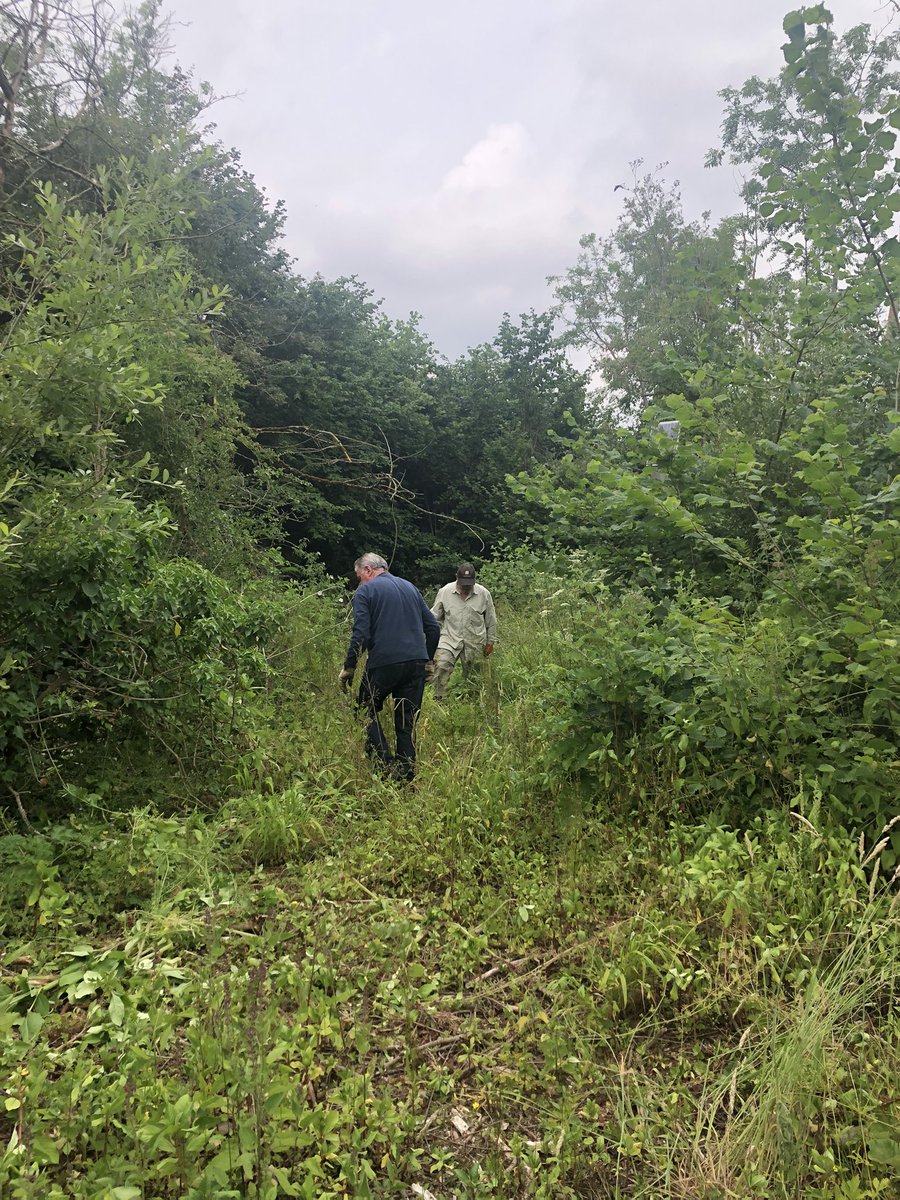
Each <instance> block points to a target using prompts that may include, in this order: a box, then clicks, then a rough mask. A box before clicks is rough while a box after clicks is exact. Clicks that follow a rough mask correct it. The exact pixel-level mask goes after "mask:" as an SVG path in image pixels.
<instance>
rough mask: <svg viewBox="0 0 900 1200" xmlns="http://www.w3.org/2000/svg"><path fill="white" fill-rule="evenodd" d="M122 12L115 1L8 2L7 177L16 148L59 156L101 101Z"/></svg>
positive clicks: (3, 89) (2, 94)
mask: <svg viewBox="0 0 900 1200" xmlns="http://www.w3.org/2000/svg"><path fill="white" fill-rule="evenodd" d="M114 16H115V13H114V9H113V6H112V4H111V3H109V0H3V2H2V3H0V181H2V177H3V164H4V159H5V158H6V157H7V155H8V154H9V153H10V152H11V151H14V150H15V151H18V152H19V153H32V154H35V155H37V156H38V157H41V158H45V157H46V156H47V155H48V154H52V153H53V152H54V151H55V150H58V149H59V148H60V146H62V144H63V142H64V141H65V140H66V138H67V137H68V135H69V133H70V131H71V130H72V129H73V128H75V127H76V126H77V124H78V122H79V120H80V119H81V118H82V117H83V116H84V114H85V113H86V112H87V111H88V110H89V109H90V107H91V105H92V104H93V103H94V101H95V100H96V99H97V97H98V96H99V94H100V88H101V85H102V79H103V72H104V69H105V66H106V59H107V50H108V47H109V43H110V34H111V29H112V25H113V20H114ZM26 108H30V109H31V110H32V111H33V112H34V113H35V114H39V116H40V120H39V121H38V120H34V121H32V122H29V121H28V119H27V115H26Z"/></svg>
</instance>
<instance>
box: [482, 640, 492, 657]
mask: <svg viewBox="0 0 900 1200" xmlns="http://www.w3.org/2000/svg"><path fill="white" fill-rule="evenodd" d="M493 653H494V643H493V642H485V644H484V657H485V658H490V656H491V655H492V654H493Z"/></svg>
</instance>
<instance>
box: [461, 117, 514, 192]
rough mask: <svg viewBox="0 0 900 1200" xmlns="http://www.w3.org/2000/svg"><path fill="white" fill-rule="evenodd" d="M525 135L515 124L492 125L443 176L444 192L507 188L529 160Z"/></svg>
mask: <svg viewBox="0 0 900 1200" xmlns="http://www.w3.org/2000/svg"><path fill="white" fill-rule="evenodd" d="M528 149H529V147H528V135H527V133H526V132H525V129H524V127H523V126H522V125H520V124H519V123H518V122H516V123H514V124H509V125H491V127H490V128H489V129H488V131H487V134H486V136H485V137H483V138H482V139H481V140H480V141H478V142H476V143H475V145H474V146H473V147H472V148H471V150H467V151H466V153H465V154H464V155H463V160H462V162H461V163H459V164H457V166H455V167H453V168H452V169H451V170H449V171H448V172H447V174H446V175H445V176H444V182H443V185H442V190H443V191H445V192H451V193H452V192H480V191H484V190H488V189H497V188H503V187H509V186H510V185H511V184H515V183H516V181H517V180H518V179H519V178H520V177H521V175H522V172H523V170H524V168H525V160H526V158H527V156H528Z"/></svg>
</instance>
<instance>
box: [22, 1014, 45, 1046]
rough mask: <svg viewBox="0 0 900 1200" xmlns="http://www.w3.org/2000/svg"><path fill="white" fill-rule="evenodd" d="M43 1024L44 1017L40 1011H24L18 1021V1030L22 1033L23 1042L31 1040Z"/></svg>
mask: <svg viewBox="0 0 900 1200" xmlns="http://www.w3.org/2000/svg"><path fill="white" fill-rule="evenodd" d="M43 1026H44V1018H43V1017H42V1016H41V1015H40V1013H36V1012H34V1011H32V1012H30V1013H26V1014H25V1016H24V1017H23V1018H22V1020H21V1021H20V1022H19V1032H20V1033H21V1035H22V1040H23V1041H25V1042H33V1041H34V1039H35V1038H36V1037H37V1035H38V1034H39V1033H40V1032H41V1029H42V1028H43Z"/></svg>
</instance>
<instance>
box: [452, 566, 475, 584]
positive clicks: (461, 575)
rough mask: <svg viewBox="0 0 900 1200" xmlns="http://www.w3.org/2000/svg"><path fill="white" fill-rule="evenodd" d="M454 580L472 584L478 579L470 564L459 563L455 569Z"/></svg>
mask: <svg viewBox="0 0 900 1200" xmlns="http://www.w3.org/2000/svg"><path fill="white" fill-rule="evenodd" d="M456 578H457V579H461V580H462V581H463V583H474V582H475V580H476V579H477V578H478V572H477V571H476V570H475V568H474V567H473V566H472V564H471V563H460V564H459V566H458V567H457V568H456Z"/></svg>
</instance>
